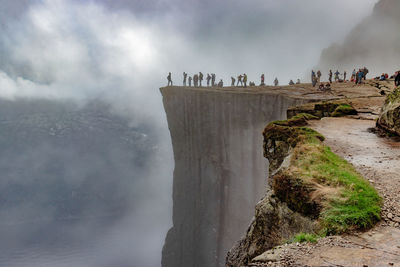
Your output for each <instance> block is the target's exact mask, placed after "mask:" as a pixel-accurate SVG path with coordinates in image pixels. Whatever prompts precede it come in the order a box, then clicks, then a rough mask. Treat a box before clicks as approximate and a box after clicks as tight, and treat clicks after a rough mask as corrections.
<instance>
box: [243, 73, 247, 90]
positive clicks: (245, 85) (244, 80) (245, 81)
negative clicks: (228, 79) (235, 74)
mask: <svg viewBox="0 0 400 267" xmlns="http://www.w3.org/2000/svg"><path fill="white" fill-rule="evenodd" d="M243 84H244V88H246V87H247V74H246V73H244V74H243Z"/></svg>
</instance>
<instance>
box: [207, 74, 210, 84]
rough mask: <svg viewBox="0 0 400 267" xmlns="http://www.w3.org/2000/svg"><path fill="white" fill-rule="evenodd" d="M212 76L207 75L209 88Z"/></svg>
mask: <svg viewBox="0 0 400 267" xmlns="http://www.w3.org/2000/svg"><path fill="white" fill-rule="evenodd" d="M210 80H211V75H210V74H209V73H207V87H210Z"/></svg>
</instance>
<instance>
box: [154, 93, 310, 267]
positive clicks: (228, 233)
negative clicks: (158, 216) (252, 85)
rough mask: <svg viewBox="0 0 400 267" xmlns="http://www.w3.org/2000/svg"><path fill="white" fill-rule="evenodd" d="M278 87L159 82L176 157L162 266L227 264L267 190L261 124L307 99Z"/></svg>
mask: <svg viewBox="0 0 400 267" xmlns="http://www.w3.org/2000/svg"><path fill="white" fill-rule="evenodd" d="M283 91H284V90H280V92H273V91H272V90H267V91H257V90H253V91H251V90H243V89H241V90H239V89H238V90H228V91H227V90H208V89H206V88H200V89H194V88H182V87H166V88H162V89H161V93H162V95H163V102H164V107H165V111H166V114H167V119H168V125H169V129H170V132H171V138H172V145H173V151H174V158H175V171H174V182H173V205H174V206H173V228H172V229H171V230H170V231H169V233H168V235H167V238H166V241H165V246H164V249H163V256H162V266H163V267H169V266H171V267H180V266H182V267H187V266H199V267H203V266H208V267H212V266H223V265H224V264H225V257H226V253H227V251H228V250H229V249H230V248H231V247H232V246H233V245H234V243H235V242H236V241H237V240H239V239H240V238H241V236H242V235H243V233H244V232H245V230H246V228H247V227H248V225H249V222H250V221H251V218H252V217H253V210H254V206H255V205H256V203H257V202H258V201H259V200H260V199H261V198H262V197H263V196H264V195H265V193H266V186H267V175H268V162H267V161H266V160H265V159H264V158H263V149H262V135H261V133H262V130H263V128H264V127H265V125H266V124H267V123H268V122H270V121H273V120H277V119H284V118H285V117H286V110H287V108H288V107H289V106H292V105H296V104H300V103H304V102H307V101H309V100H306V99H300V98H298V99H295V98H291V97H288V96H287V95H285V94H284V93H282V92H283Z"/></svg>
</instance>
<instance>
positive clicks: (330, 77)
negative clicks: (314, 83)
mask: <svg viewBox="0 0 400 267" xmlns="http://www.w3.org/2000/svg"><path fill="white" fill-rule="evenodd" d="M332 76H333V73H332V70H329V82H330V83H332Z"/></svg>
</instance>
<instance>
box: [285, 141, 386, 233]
mask: <svg viewBox="0 0 400 267" xmlns="http://www.w3.org/2000/svg"><path fill="white" fill-rule="evenodd" d="M302 146H303V147H301V146H300V147H298V150H297V154H296V158H295V159H294V160H293V164H294V166H295V168H296V173H297V175H298V176H299V177H302V179H303V180H305V181H313V182H317V183H318V184H320V185H324V186H329V187H331V188H335V189H336V190H335V191H336V192H335V194H331V195H329V194H327V195H326V196H325V197H324V198H325V199H324V200H323V202H324V203H323V206H324V208H323V210H322V212H321V216H320V219H321V225H322V226H323V227H324V231H325V232H326V233H327V234H338V233H343V232H346V231H348V230H352V229H365V228H369V227H371V226H373V225H374V224H375V223H376V222H377V221H378V220H379V219H380V211H381V209H380V204H381V198H380V197H379V195H378V193H377V191H376V190H375V189H374V188H373V187H372V186H371V185H370V184H369V183H368V182H367V181H366V180H365V179H364V178H363V177H362V176H361V175H360V174H359V173H357V171H356V170H355V169H354V167H353V166H352V165H351V164H349V163H348V162H347V161H345V160H343V159H342V158H340V157H339V156H337V155H336V154H334V153H333V152H332V151H331V150H330V148H329V147H327V146H325V145H323V144H322V143H319V144H318V143H315V142H313V143H310V142H308V143H306V144H302Z"/></svg>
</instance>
